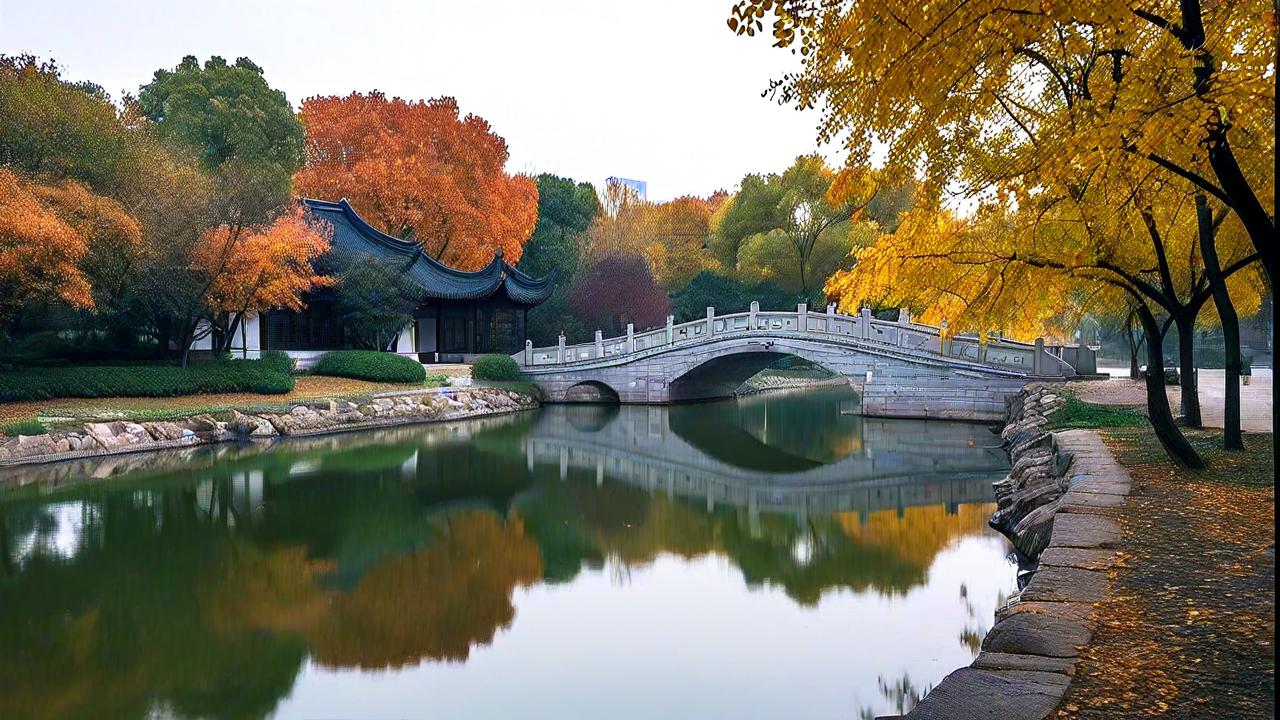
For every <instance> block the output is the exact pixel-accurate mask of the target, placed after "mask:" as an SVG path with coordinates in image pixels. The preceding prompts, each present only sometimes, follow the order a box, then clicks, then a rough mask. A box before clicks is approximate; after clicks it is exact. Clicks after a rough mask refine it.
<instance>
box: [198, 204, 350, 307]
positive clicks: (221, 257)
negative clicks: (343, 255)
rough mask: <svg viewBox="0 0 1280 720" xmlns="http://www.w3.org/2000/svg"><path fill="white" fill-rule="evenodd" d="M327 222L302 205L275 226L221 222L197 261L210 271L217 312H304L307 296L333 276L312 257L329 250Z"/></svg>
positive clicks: (208, 293) (212, 303) (208, 292)
mask: <svg viewBox="0 0 1280 720" xmlns="http://www.w3.org/2000/svg"><path fill="white" fill-rule="evenodd" d="M332 232H333V231H332V229H331V228H329V227H328V225H326V224H324V223H322V222H318V221H315V220H312V219H310V218H308V217H307V216H306V215H305V213H304V211H303V209H302V208H301V206H299V207H297V208H296V209H294V210H293V211H292V212H290V213H288V214H286V215H284V216H282V217H280V218H279V219H277V220H276V221H275V222H273V223H272V224H270V225H265V226H263V225H257V226H248V227H238V226H229V225H222V226H219V227H217V228H213V229H211V230H209V232H208V233H206V234H205V237H204V240H203V241H202V242H201V243H200V244H199V245H198V246H197V247H196V249H195V257H194V263H195V265H196V266H197V267H199V268H200V269H201V270H203V271H204V272H205V273H207V274H208V275H209V277H210V278H211V279H210V283H209V287H208V289H207V290H206V297H207V299H206V302H207V304H208V306H209V307H210V308H211V309H213V310H214V311H220V312H242V311H245V310H265V309H271V308H288V309H290V310H301V309H302V308H303V307H304V304H303V300H302V296H303V294H304V293H307V292H310V291H312V290H314V289H316V288H320V287H325V286H327V285H329V284H331V282H332V280H331V279H330V278H328V277H326V276H323V275H319V274H317V273H316V271H315V269H314V267H313V266H312V261H313V260H314V259H315V258H317V257H319V256H321V255H323V254H324V253H326V252H328V250H329V236H330V235H331V234H332Z"/></svg>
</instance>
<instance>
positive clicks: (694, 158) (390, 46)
mask: <svg viewBox="0 0 1280 720" xmlns="http://www.w3.org/2000/svg"><path fill="white" fill-rule="evenodd" d="M731 5H732V0H683V1H682V0H626V1H623V0H594V1H593V0H538V1H531V0H486V1H484V2H457V1H456V0H455V1H453V2H435V1H433V0H421V1H419V2H409V1H403V2H401V1H397V0H365V1H364V2H362V1H361V0H344V1H342V2H336V1H334V0H266V1H259V2H253V1H252V0H222V1H218V0H201V1H200V2H190V1H188V0H137V1H135V2H129V1H127V0H47V1H46V2H35V3H33V2H29V1H26V0H0V53H5V54H17V53H22V52H28V53H32V54H35V55H38V56H40V57H42V58H50V57H51V58H53V59H55V60H56V61H57V62H58V63H59V64H60V65H61V66H62V67H63V69H64V72H65V74H66V76H67V77H69V78H70V79H73V80H92V81H94V82H96V83H98V84H100V85H102V86H103V87H104V88H106V89H107V90H108V91H109V92H111V93H112V95H113V96H116V97H118V96H119V95H120V93H121V92H122V91H124V90H128V91H130V92H136V91H137V88H138V86H139V85H141V84H143V83H145V82H147V81H148V80H150V78H151V74H152V73H153V72H154V71H155V70H156V69H158V68H162V67H166V68H167V67H173V66H174V65H176V64H177V63H178V62H179V60H181V58H182V57H183V56H184V55H195V56H197V57H198V58H200V59H201V61H203V60H205V59H206V58H208V57H209V56H210V55H221V56H223V57H225V58H227V60H228V61H234V59H235V58H236V57H239V56H248V57H249V58H251V59H252V60H253V61H254V62H256V63H257V64H258V65H260V66H262V68H263V69H264V71H265V72H266V78H267V82H268V83H270V84H271V85H272V86H274V87H276V88H279V89H281V90H283V91H284V92H285V93H286V94H287V95H288V97H289V100H290V102H292V103H293V104H294V105H295V107H296V106H297V105H298V104H299V102H300V101H301V100H302V99H303V98H306V97H309V96H312V95H318V94H324V95H332V94H337V95H345V94H348V93H350V92H352V91H357V90H358V91H369V90H374V89H377V90H381V91H383V92H384V93H386V94H388V95H398V96H401V97H404V98H408V99H420V98H429V97H437V96H440V95H453V96H455V97H457V98H458V102H459V103H460V105H461V106H462V109H463V111H464V112H471V113H475V114H478V115H480V116H482V117H484V118H486V119H487V120H489V122H490V124H491V125H492V127H493V129H494V131H495V132H497V133H498V134H499V135H501V136H503V137H505V138H506V140H507V144H508V146H509V147H510V150H511V161H510V163H509V165H508V169H509V170H511V171H513V172H530V173H537V172H553V173H557V174H560V175H566V176H569V177H572V178H575V179H578V180H589V181H591V182H594V183H596V184H597V185H599V183H600V182H601V181H602V180H603V179H604V178H605V177H608V176H610V175H619V176H622V177H629V178H635V179H639V180H645V181H647V182H648V184H649V187H648V191H649V198H650V199H651V200H666V199H670V198H672V197H676V196H679V195H683V194H689V193H694V194H706V193H708V192H711V191H714V190H716V189H718V188H725V189H732V188H733V187H734V186H736V185H737V184H738V182H739V181H740V180H741V179H742V176H743V175H744V174H746V173H748V172H777V171H781V170H782V169H784V168H785V167H786V166H787V165H789V164H790V161H791V160H792V159H793V158H794V157H795V156H796V155H798V154H801V153H805V152H812V151H813V150H814V148H815V140H814V138H815V132H814V127H815V125H816V123H817V122H818V115H817V113H814V112H807V113H799V112H796V110H795V109H793V108H792V107H779V106H778V105H777V104H775V103H773V102H771V101H769V100H766V99H764V98H761V97H760V92H761V91H762V90H763V89H764V88H765V87H767V84H768V80H769V78H771V77H778V76H780V75H781V74H782V73H783V72H785V71H787V70H789V69H792V68H794V67H795V66H796V60H795V59H794V56H792V55H791V54H790V53H788V52H786V51H782V50H778V49H776V48H772V47H770V44H769V41H768V40H767V39H765V38H760V37H756V38H745V37H743V38H739V37H736V36H735V35H734V34H733V33H732V32H730V31H729V29H728V27H727V26H726V25H725V19H726V18H727V17H728V13H729V8H730V6H731ZM766 29H767V28H766Z"/></svg>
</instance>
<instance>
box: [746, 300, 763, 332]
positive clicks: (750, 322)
mask: <svg viewBox="0 0 1280 720" xmlns="http://www.w3.org/2000/svg"><path fill="white" fill-rule="evenodd" d="M759 312H760V303H759V302H757V301H755V300H752V301H751V311H750V314H749V316H748V319H747V329H748V330H755V329H756V315H757V314H759Z"/></svg>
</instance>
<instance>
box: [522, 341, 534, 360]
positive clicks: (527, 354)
mask: <svg viewBox="0 0 1280 720" xmlns="http://www.w3.org/2000/svg"><path fill="white" fill-rule="evenodd" d="M524 364H525V367H528V366H530V365H533V341H532V340H525V341H524Z"/></svg>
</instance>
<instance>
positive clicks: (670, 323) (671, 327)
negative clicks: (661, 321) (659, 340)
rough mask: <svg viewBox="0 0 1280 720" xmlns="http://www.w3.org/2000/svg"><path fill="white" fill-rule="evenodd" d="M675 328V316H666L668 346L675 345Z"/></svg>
mask: <svg viewBox="0 0 1280 720" xmlns="http://www.w3.org/2000/svg"><path fill="white" fill-rule="evenodd" d="M675 327H676V316H675V315H668V316H667V344H668V345H675V344H676V329H675Z"/></svg>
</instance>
